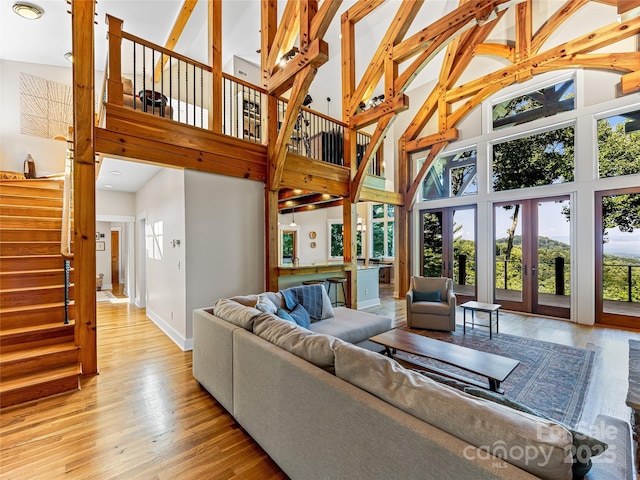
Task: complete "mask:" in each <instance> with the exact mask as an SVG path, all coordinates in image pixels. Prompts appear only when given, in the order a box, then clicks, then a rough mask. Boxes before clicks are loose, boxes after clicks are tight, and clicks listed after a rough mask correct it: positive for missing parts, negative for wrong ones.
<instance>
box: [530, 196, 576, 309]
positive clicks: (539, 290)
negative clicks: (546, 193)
mask: <svg viewBox="0 0 640 480" xmlns="http://www.w3.org/2000/svg"><path fill="white" fill-rule="evenodd" d="M535 206H536V210H535V212H534V214H535V216H536V217H537V222H536V227H537V228H536V229H537V242H536V249H535V250H534V252H533V254H534V258H536V261H534V262H533V263H532V265H533V266H532V269H533V270H532V281H533V282H534V285H536V287H535V288H534V292H535V294H534V296H533V308H532V312H533V313H542V314H545V315H554V316H557V317H564V318H568V317H569V312H570V308H571V222H570V219H571V202H570V200H569V199H568V198H564V197H563V198H559V199H545V200H540V201H537V202H536V205H535ZM536 265H537V270H536Z"/></svg>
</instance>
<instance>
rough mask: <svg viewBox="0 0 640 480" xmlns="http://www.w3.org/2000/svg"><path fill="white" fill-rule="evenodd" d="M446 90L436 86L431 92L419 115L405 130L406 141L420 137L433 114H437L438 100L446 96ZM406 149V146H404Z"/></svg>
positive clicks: (419, 110)
mask: <svg viewBox="0 0 640 480" xmlns="http://www.w3.org/2000/svg"><path fill="white" fill-rule="evenodd" d="M444 93H445V89H444V88H443V87H442V85H436V86H435V88H434V89H433V90H432V91H431V93H430V94H429V96H428V97H427V98H426V99H425V101H424V102H423V103H422V106H421V107H420V108H419V109H418V113H417V114H416V116H415V117H413V120H411V123H409V126H408V127H407V129H406V130H405V132H404V134H403V137H404V139H405V141H407V142H408V141H411V140H414V139H415V138H417V136H418V135H420V132H421V131H422V129H423V128H424V127H425V126H426V124H427V122H428V121H429V120H430V119H431V117H432V116H433V114H434V113H435V112H436V108H437V107H438V99H439V98H440V97H441V96H442V95H444ZM403 147H404V144H403Z"/></svg>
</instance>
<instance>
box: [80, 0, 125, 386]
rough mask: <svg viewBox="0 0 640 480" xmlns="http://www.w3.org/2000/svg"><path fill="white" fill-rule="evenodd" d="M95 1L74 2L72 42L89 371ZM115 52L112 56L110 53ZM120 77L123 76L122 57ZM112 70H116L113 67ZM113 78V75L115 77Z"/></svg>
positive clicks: (83, 336)
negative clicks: (121, 74) (121, 73)
mask: <svg viewBox="0 0 640 480" xmlns="http://www.w3.org/2000/svg"><path fill="white" fill-rule="evenodd" d="M94 11H95V3H94V2H86V1H82V0H74V1H73V3H72V15H71V26H72V29H71V31H72V46H73V56H74V62H73V133H74V136H73V143H74V162H75V163H74V171H73V184H74V196H73V202H74V203H73V212H74V233H75V236H74V255H75V258H74V268H75V273H76V274H75V317H76V327H75V337H76V344H77V345H78V346H80V362H81V364H82V373H83V374H85V375H90V374H95V373H98V352H97V335H96V333H97V332H96V327H97V325H96V317H97V315H96V202H95V198H96V195H95V187H96V182H95V178H96V173H95V163H94V157H95V152H94V129H93V124H94V121H93V119H94V115H95V93H94V91H95V87H94V80H95V79H94V76H95V73H94V33H93V18H94ZM110 58H111V57H110ZM116 72H117V77H115V78H117V81H118V83H119V85H120V102H121V103H122V82H121V80H120V64H119V62H117V69H116ZM111 73H112V74H113V73H115V72H114V71H111ZM111 78H113V77H111Z"/></svg>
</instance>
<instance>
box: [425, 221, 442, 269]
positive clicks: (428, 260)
mask: <svg viewBox="0 0 640 480" xmlns="http://www.w3.org/2000/svg"><path fill="white" fill-rule="evenodd" d="M442 227H443V226H442V211H435V212H422V276H424V277H441V276H446V275H445V272H444V258H443V244H442V231H443V228H442Z"/></svg>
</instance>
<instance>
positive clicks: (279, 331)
mask: <svg viewBox="0 0 640 480" xmlns="http://www.w3.org/2000/svg"><path fill="white" fill-rule="evenodd" d="M254 333H255V334H256V335H258V336H259V337H260V338H263V339H264V340H267V341H268V342H270V343H272V344H274V345H276V346H278V347H280V348H282V349H283V350H286V351H287V352H289V353H292V354H294V355H295V356H297V357H300V358H302V359H303V360H306V361H307V362H309V363H312V364H314V365H316V366H317V367H320V368H323V369H325V370H329V371H331V372H333V363H334V355H333V344H334V342H335V341H336V339H335V338H333V337H331V336H329V335H320V334H317V333H313V332H311V331H309V330H307V329H306V328H302V327H300V326H298V325H295V324H293V323H291V322H288V321H286V320H280V319H277V318H271V319H268V318H266V317H262V318H261V319H260V321H258V322H256V327H255V331H254Z"/></svg>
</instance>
